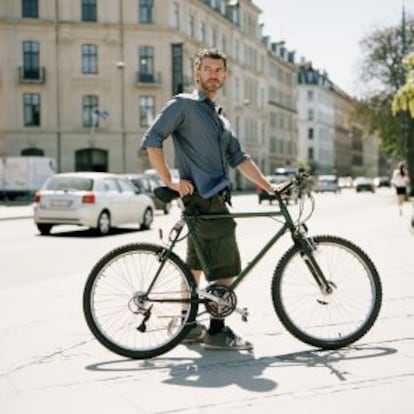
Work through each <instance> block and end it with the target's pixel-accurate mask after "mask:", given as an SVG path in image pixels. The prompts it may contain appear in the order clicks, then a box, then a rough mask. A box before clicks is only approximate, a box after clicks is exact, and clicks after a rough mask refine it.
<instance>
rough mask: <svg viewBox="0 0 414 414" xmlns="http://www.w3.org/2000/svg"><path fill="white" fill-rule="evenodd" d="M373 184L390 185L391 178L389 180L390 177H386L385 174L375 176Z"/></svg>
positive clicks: (379, 185)
mask: <svg viewBox="0 0 414 414" xmlns="http://www.w3.org/2000/svg"><path fill="white" fill-rule="evenodd" d="M374 184H375V186H376V187H377V188H379V187H391V180H390V177H387V176H381V177H375V178H374Z"/></svg>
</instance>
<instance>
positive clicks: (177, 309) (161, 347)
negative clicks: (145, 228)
mask: <svg viewBox="0 0 414 414" xmlns="http://www.w3.org/2000/svg"><path fill="white" fill-rule="evenodd" d="M165 253H166V249H165V248H164V247H162V246H157V245H153V244H146V243H145V244H144V243H142V244H141V243H140V244H128V245H125V246H122V247H118V248H116V249H114V250H112V251H110V252H109V253H108V254H106V255H105V256H104V257H102V258H101V260H99V262H98V263H97V264H96V265H95V266H94V268H93V269H92V271H91V273H90V274H89V277H88V279H87V281H86V285H85V288H84V293H83V312H84V315H85V319H86V322H87V324H88V326H89V328H90V330H91V332H92V333H93V335H94V336H95V337H96V339H97V340H98V341H99V342H100V343H101V344H102V345H104V346H105V347H106V348H108V349H109V350H111V351H113V352H115V353H117V354H119V355H122V356H125V357H128V358H133V359H144V358H152V357H155V356H157V355H160V354H163V353H165V352H167V351H169V350H170V349H172V348H173V347H174V346H176V345H177V344H178V343H179V342H180V341H181V340H182V339H183V338H184V337H185V336H186V334H187V333H188V331H189V330H190V329H191V327H192V325H193V324H194V323H195V322H194V321H195V318H196V315H197V309H198V302H197V296H196V295H197V294H196V286H195V282H194V278H193V276H192V273H191V271H190V270H189V269H188V267H187V265H186V264H185V263H184V262H183V261H182V260H181V259H180V258H179V257H178V256H177V255H176V254H174V253H172V252H171V253H169V255H168V257H167V258H166V259H165V263H164V266H163V268H162V270H161V272H160V274H159V276H158V277H157V279H156V281H155V283H154V285H153V286H152V287H151V289H150V291H149V292H148V294H147V291H148V289H149V288H150V285H151V284H152V283H153V282H154V276H155V274H156V272H157V270H158V269H159V268H160V264H161V257H162V256H163V255H164V254H165ZM184 309H185V310H184ZM183 310H184V311H183Z"/></svg>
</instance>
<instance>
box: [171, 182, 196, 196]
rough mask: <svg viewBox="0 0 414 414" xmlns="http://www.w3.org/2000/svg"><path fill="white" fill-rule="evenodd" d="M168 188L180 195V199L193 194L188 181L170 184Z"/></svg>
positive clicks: (191, 186) (191, 185)
mask: <svg viewBox="0 0 414 414" xmlns="http://www.w3.org/2000/svg"><path fill="white" fill-rule="evenodd" d="M168 187H169V188H171V189H172V190H175V191H177V192H178V193H180V197H184V196H186V195H191V194H193V192H194V184H193V183H192V182H191V181H188V180H180V181H178V182H171V183H170V184H169V185H168Z"/></svg>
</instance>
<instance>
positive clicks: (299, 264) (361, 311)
mask: <svg viewBox="0 0 414 414" xmlns="http://www.w3.org/2000/svg"><path fill="white" fill-rule="evenodd" d="M312 240H313V242H314V244H315V246H316V250H314V251H313V252H312V255H313V257H314V258H315V260H316V262H317V264H318V265H319V267H320V269H321V270H322V272H323V274H324V276H325V278H326V279H327V281H328V283H329V286H330V287H331V288H332V293H329V294H323V293H322V291H321V289H320V288H319V286H318V285H317V283H316V281H315V279H314V278H313V276H312V274H311V272H310V270H309V267H308V266H307V264H306V262H305V259H304V257H303V252H302V249H301V248H300V247H299V246H297V245H295V246H292V247H291V248H290V249H289V250H288V251H287V252H286V253H285V254H284V256H283V257H282V258H281V260H280V262H279V263H278V265H277V267H276V270H275V272H274V275H273V279H272V299H273V305H274V308H275V311H276V314H277V315H278V317H279V319H280V321H281V322H282V324H283V325H284V326H285V328H286V329H287V330H288V331H289V332H290V333H291V334H292V335H293V336H295V337H296V338H297V339H299V340H301V341H303V342H305V343H307V344H309V345H312V346H316V347H318V348H322V349H338V348H341V347H344V346H347V345H350V344H351V343H353V342H355V341H356V340H358V339H359V338H361V337H362V336H363V335H365V334H366V333H367V332H368V331H369V329H370V328H371V327H372V325H373V324H374V322H375V320H376V319H377V316H378V313H379V311H380V308H381V301H382V286H381V281H380V278H379V275H378V272H377V270H376V268H375V266H374V264H373V263H372V261H371V260H370V258H369V257H368V256H367V255H366V253H364V252H363V251H362V250H361V249H360V248H359V247H358V246H356V245H355V244H353V243H351V242H350V241H348V240H345V239H342V238H339V237H335V236H327V235H324V236H315V237H313V238H312Z"/></svg>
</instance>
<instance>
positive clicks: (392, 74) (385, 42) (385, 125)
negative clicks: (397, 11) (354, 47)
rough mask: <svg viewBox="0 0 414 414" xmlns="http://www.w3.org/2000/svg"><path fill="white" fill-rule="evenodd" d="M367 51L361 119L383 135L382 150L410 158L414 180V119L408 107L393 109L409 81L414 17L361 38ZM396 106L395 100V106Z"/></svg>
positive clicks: (359, 102)
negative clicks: (408, 68)
mask: <svg viewBox="0 0 414 414" xmlns="http://www.w3.org/2000/svg"><path fill="white" fill-rule="evenodd" d="M360 46H361V49H362V53H363V60H362V65H361V69H362V70H361V81H362V82H363V83H364V85H365V86H366V91H365V93H364V95H363V97H362V98H361V99H360V100H359V101H358V103H357V106H358V108H357V109H358V110H357V113H358V119H359V120H360V121H361V122H362V123H363V124H364V125H365V126H366V128H367V129H368V131H369V132H370V133H377V134H378V135H379V137H380V139H381V150H382V151H383V152H384V153H385V154H386V155H388V156H389V157H391V158H393V159H394V160H395V159H397V158H407V163H408V166H409V170H410V176H411V180H412V182H414V156H413V153H412V151H411V149H410V145H414V136H412V134H413V132H414V128H413V121H412V119H411V118H410V117H409V112H408V107H406V108H404V107H400V108H398V110H397V111H396V113H393V111H392V103H393V100H394V97H395V96H396V95H397V94H398V91H399V90H400V88H402V87H403V85H405V83H406V75H407V72H406V67H405V66H404V64H403V60H404V58H405V57H406V56H407V51H408V50H414V20H413V18H412V17H409V18H408V19H407V20H406V19H405V15H403V22H402V24H401V25H396V26H392V27H385V28H376V29H373V30H372V31H371V32H370V33H368V34H367V36H366V37H365V38H363V39H362V40H361V41H360ZM395 109H396V106H395V104H394V110H395Z"/></svg>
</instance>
